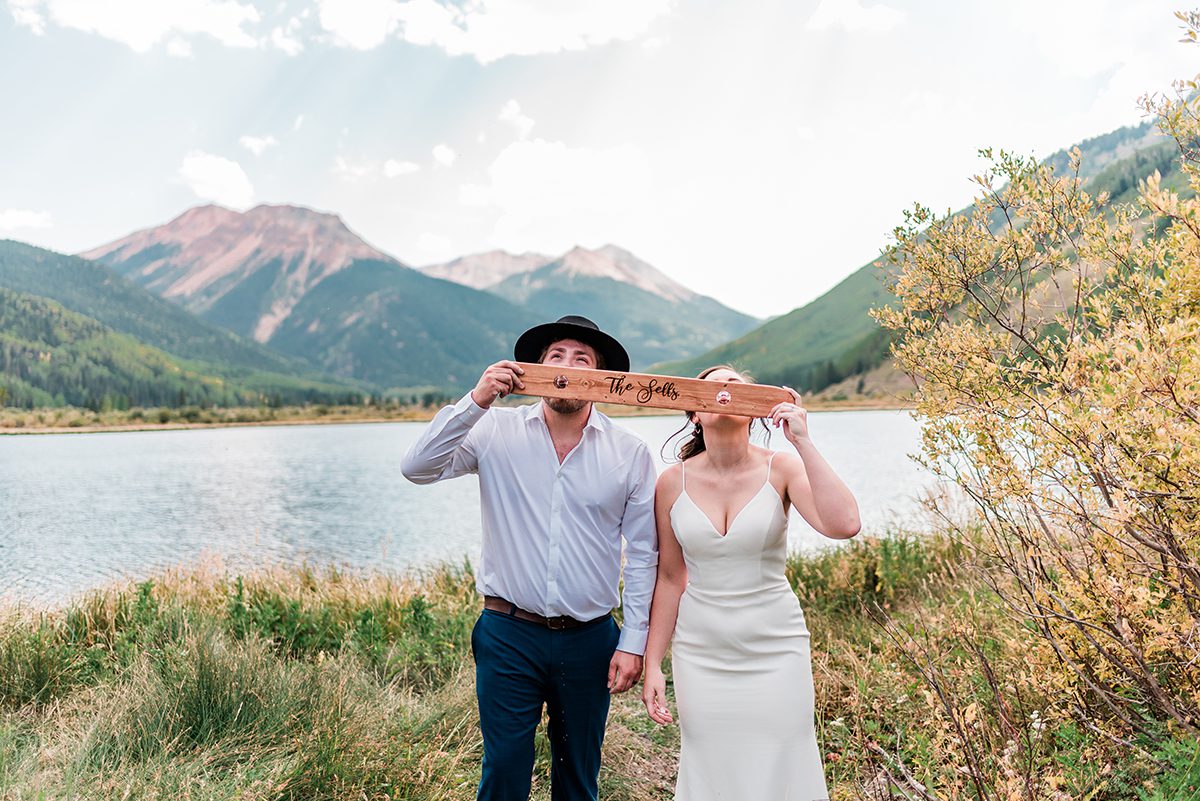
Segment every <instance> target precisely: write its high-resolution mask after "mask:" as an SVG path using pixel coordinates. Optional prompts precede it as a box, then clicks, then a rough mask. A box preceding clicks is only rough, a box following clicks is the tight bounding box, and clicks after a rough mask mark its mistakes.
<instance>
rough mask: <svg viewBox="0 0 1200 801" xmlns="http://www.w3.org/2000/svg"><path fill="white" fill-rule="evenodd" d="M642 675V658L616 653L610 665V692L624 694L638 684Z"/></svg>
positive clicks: (623, 652) (621, 652)
mask: <svg viewBox="0 0 1200 801" xmlns="http://www.w3.org/2000/svg"><path fill="white" fill-rule="evenodd" d="M641 675H642V658H641V657H640V656H638V655H637V654H631V653H627V652H625V651H614V652H613V657H612V661H611V662H609V663H608V691H609V692H610V693H623V692H625V691H626V690H628V689H629V688H630V687H632V686H633V685H634V684H636V683H637V680H638V677H639V676H641Z"/></svg>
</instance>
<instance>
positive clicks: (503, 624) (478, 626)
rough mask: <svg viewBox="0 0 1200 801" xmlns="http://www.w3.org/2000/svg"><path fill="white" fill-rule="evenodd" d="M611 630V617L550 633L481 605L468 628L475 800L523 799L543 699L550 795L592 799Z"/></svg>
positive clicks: (563, 800) (614, 634) (613, 638)
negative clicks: (479, 765)
mask: <svg viewBox="0 0 1200 801" xmlns="http://www.w3.org/2000/svg"><path fill="white" fill-rule="evenodd" d="M618 635H619V629H618V628H617V624H616V622H615V621H614V620H613V619H612V618H605V619H604V620H600V621H596V622H594V623H591V624H589V625H586V626H581V627H579V628H575V629H568V630H565V631H552V630H551V629H549V628H547V627H545V626H543V625H541V624H538V623H530V622H528V621H525V620H520V619H518V618H515V617H511V616H509V615H506V614H504V613H503V612H496V611H493V610H491V609H485V610H483V614H482V615H480V617H479V620H478V621H476V623H475V629H474V631H473V632H472V633H471V651H472V653H473V654H474V655H475V695H476V697H477V698H478V700H479V724H480V728H481V729H482V730H483V777H482V779H481V780H480V782H479V795H478V796H477V798H478V799H479V801H527V799H528V798H529V789H530V783H531V780H532V776H533V738H534V732H535V731H536V730H537V726H538V723H539V722H541V719H542V705H543V704H545V705H546V707H547V709H548V712H549V718H550V722H549V728H548V731H547V733H548V735H549V738H550V755H551V768H550V797H551V798H552V799H553V801H595V799H596V784H597V779H598V777H599V775H600V746H601V744H602V743H603V742H604V724H605V723H606V722H607V720H608V705H609V693H608V665H609V662H610V661H611V660H612V655H613V651H615V650H616V647H617V638H618Z"/></svg>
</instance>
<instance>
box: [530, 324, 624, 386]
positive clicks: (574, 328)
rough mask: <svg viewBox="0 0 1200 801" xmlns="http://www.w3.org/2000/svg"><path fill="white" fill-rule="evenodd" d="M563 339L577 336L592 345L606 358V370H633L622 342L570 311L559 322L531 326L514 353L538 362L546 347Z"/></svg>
mask: <svg viewBox="0 0 1200 801" xmlns="http://www.w3.org/2000/svg"><path fill="white" fill-rule="evenodd" d="M560 339H576V340H579V341H580V342H582V343H584V344H585V345H591V346H592V347H593V348H595V349H596V352H597V353H599V354H600V356H601V358H603V359H604V368H605V369H606V370H615V371H617V372H619V373H627V372H629V354H628V353H626V352H625V348H624V347H623V346H622V345H621V343H620V342H618V341H617V340H616V339H615V338H613V337H612V336H610V335H608V334H606V333H604V332H603V331H601V330H600V326H598V325H596V324H595V323H593V322H592V321H591V320H589V319H588V318H586V317H580V316H579V315H578V314H568V315H567V316H565V317H560V318H558V320H557V321H556V322H553V323H543V324H542V325H535V326H534V327H533V328H530V329H529V330H528V331H526V332H525V333H524V334H521V336H520V337H518V338H517V344H516V346H514V347H513V355H515V356H516V357H517V361H519V362H537V361H538V359H540V358H541V356H542V351H543V350H545V349H546V346H547V345H549V344H550V343H551V342H557V341H558V340H560Z"/></svg>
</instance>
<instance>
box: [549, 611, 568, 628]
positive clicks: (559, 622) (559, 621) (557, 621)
mask: <svg viewBox="0 0 1200 801" xmlns="http://www.w3.org/2000/svg"><path fill="white" fill-rule="evenodd" d="M569 619H570V618H568V617H567V616H566V615H558V616H557V617H548V618H546V628H548V629H550V630H551V631H563V630H565V629H566V628H568V626H567V621H568V620H569Z"/></svg>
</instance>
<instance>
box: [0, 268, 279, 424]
mask: <svg viewBox="0 0 1200 801" xmlns="http://www.w3.org/2000/svg"><path fill="white" fill-rule="evenodd" d="M259 401H260V394H259V392H257V391H256V390H255V389H253V388H250V387H246V386H243V385H239V384H237V383H235V382H230V381H226V380H224V379H222V378H219V377H217V376H213V375H208V374H204V373H203V372H200V371H199V370H197V369H196V368H195V366H194V365H190V364H188V363H186V362H183V361H181V360H179V359H176V358H175V357H173V356H171V355H170V354H167V353H164V352H163V351H161V350H159V349H158V348H152V347H150V346H148V345H145V344H143V343H141V342H138V341H137V340H135V339H134V338H132V337H130V336H127V335H125V334H119V333H117V332H115V331H113V330H112V329H111V328H109V327H108V326H105V325H103V324H101V323H99V322H97V321H96V320H94V319H92V318H90V317H85V316H84V315H82V314H76V313H75V312H71V311H68V310H67V309H65V308H63V306H62V305H61V304H59V303H56V302H55V301H52V300H47V299H46V298H40V297H37V296H34V295H28V294H24V293H20V292H13V291H11V290H8V289H2V288H0V406H4V405H8V406H24V407H34V406H61V405H63V404H67V405H71V406H81V407H89V408H93V409H101V408H118V409H120V408H129V407H130V406H178V405H183V404H197V405H210V404H219V405H222V406H230V405H246V404H254V403H258V402H259Z"/></svg>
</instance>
